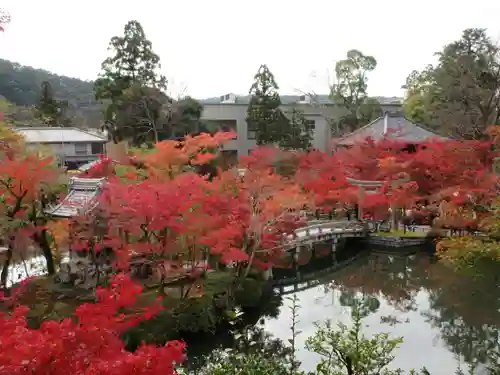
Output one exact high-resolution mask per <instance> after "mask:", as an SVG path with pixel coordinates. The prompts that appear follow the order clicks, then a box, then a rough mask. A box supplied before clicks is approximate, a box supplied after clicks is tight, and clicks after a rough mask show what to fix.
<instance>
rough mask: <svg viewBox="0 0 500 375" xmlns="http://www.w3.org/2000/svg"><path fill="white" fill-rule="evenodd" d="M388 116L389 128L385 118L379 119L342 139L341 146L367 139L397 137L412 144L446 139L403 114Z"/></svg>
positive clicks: (390, 114)
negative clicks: (434, 139)
mask: <svg viewBox="0 0 500 375" xmlns="http://www.w3.org/2000/svg"><path fill="white" fill-rule="evenodd" d="M386 116H387V127H386V121H385V116H382V117H379V118H377V119H376V120H374V121H372V122H370V123H369V124H368V125H365V126H363V127H362V128H359V129H357V130H355V131H354V132H352V133H350V134H347V135H346V136H344V137H342V138H341V140H340V141H339V144H341V145H351V144H353V143H355V142H362V141H364V140H365V139H366V138H371V139H373V140H374V141H378V140H380V139H382V138H384V137H395V138H399V139H404V140H405V141H410V142H422V141H425V140H427V139H430V138H442V139H446V138H443V137H441V136H439V135H438V134H436V133H434V132H433V131H431V130H428V129H425V128H424V127H423V126H422V125H418V124H416V123H414V122H412V121H410V120H408V119H407V118H405V117H404V115H403V113H401V112H396V113H386Z"/></svg>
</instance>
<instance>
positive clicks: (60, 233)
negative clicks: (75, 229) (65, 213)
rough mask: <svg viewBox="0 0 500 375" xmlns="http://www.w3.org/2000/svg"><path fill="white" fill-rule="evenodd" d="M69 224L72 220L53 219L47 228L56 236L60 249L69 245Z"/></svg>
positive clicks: (55, 239)
mask: <svg viewBox="0 0 500 375" xmlns="http://www.w3.org/2000/svg"><path fill="white" fill-rule="evenodd" d="M69 226H70V222H69V220H68V219H63V220H58V221H51V222H49V223H48V224H47V230H48V231H49V232H50V233H51V234H52V237H54V241H55V243H56V245H57V247H58V248H59V249H60V248H63V247H66V246H67V245H68V241H69Z"/></svg>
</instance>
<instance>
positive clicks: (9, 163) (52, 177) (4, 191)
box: [0, 154, 59, 200]
mask: <svg viewBox="0 0 500 375" xmlns="http://www.w3.org/2000/svg"><path fill="white" fill-rule="evenodd" d="M58 172H59V171H58V169H57V168H55V166H54V165H53V159H52V158H45V159H42V158H39V157H37V156H36V155H34V154H28V155H27V156H20V157H14V158H12V159H11V158H6V159H5V160H3V161H2V163H0V195H3V196H4V197H6V198H7V200H9V199H10V200H12V199H14V200H15V199H18V198H23V199H26V200H34V199H37V198H38V197H39V196H40V193H41V188H42V187H43V186H44V185H46V184H51V183H53V182H55V181H56V178H57V176H58Z"/></svg>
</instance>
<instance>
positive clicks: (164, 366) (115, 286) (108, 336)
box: [0, 275, 185, 375]
mask: <svg viewBox="0 0 500 375" xmlns="http://www.w3.org/2000/svg"><path fill="white" fill-rule="evenodd" d="M141 289H142V288H141V287H140V286H138V285H137V284H135V283H133V282H132V281H131V280H130V279H129V278H128V277H126V276H124V275H118V276H116V277H115V279H114V280H113V282H112V285H111V287H110V288H109V289H104V288H98V290H97V292H96V293H97V296H98V298H99V302H98V303H95V304H88V303H86V304H83V305H81V306H80V307H79V308H78V309H77V311H76V313H75V316H74V317H73V318H67V319H64V320H62V321H60V322H58V321H52V320H48V321H44V322H43V323H42V326H41V327H40V328H39V329H30V328H28V326H27V321H26V314H27V313H28V308H27V307H24V306H17V307H15V308H14V309H13V311H12V313H10V314H4V313H1V314H0V332H1V335H2V339H1V340H0V375H21V374H27V373H30V374H40V375H57V374H88V375H90V374H92V375H99V374H101V375H110V374H117V375H118V374H120V375H125V374H130V375H137V374H148V375H153V374H158V375H159V374H162V375H168V374H175V366H176V365H178V364H179V363H181V362H182V361H183V360H184V348H185V345H184V344H183V343H182V342H177V341H174V342H168V343H167V344H166V345H165V346H162V347H155V346H151V345H143V346H141V347H139V349H137V351H135V352H134V353H130V352H127V351H126V350H125V348H124V343H123V341H122V340H121V339H120V337H119V335H120V333H122V332H124V330H126V329H127V328H130V327H133V326H134V325H136V324H137V323H139V322H140V321H141V320H144V319H149V318H150V317H152V316H154V315H155V314H156V313H157V312H158V310H159V306H158V305H152V306H150V307H149V308H148V309H147V310H143V311H140V313H138V312H135V313H134V314H130V313H129V314H123V313H122V311H124V309H127V308H130V307H132V306H133V305H134V303H135V301H136V297H137V296H138V295H139V294H140V292H141ZM5 302H9V301H8V300H6V301H4V303H5Z"/></svg>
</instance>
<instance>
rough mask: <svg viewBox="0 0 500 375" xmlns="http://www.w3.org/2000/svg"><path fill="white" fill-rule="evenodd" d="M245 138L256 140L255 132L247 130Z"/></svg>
mask: <svg viewBox="0 0 500 375" xmlns="http://www.w3.org/2000/svg"><path fill="white" fill-rule="evenodd" d="M247 138H248V139H257V132H256V131H255V130H249V131H248V135H247Z"/></svg>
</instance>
